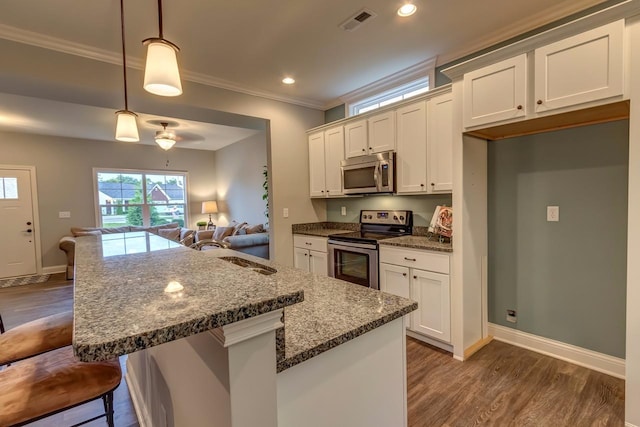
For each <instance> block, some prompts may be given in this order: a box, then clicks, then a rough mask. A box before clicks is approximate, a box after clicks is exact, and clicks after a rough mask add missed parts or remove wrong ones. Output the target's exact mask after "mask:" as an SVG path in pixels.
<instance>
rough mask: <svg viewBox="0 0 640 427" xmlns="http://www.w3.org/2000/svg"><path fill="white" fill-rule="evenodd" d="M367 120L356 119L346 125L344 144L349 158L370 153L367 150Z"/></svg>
mask: <svg viewBox="0 0 640 427" xmlns="http://www.w3.org/2000/svg"><path fill="white" fill-rule="evenodd" d="M367 138H368V136H367V120H366V119H362V120H356V121H354V122H351V123H348V124H345V125H344V146H345V156H346V158H347V159H350V158H352V157H357V156H364V155H367V154H369V153H368V152H367Z"/></svg>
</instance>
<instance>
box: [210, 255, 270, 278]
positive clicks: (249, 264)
mask: <svg viewBox="0 0 640 427" xmlns="http://www.w3.org/2000/svg"><path fill="white" fill-rule="evenodd" d="M218 259H221V260H223V261H227V262H230V263H231V264H235V265H238V266H240V267H244V268H248V269H250V270H252V271H255V272H256V273H260V274H264V275H265V276H269V275H271V274H273V273H277V272H278V270H276V269H275V268H273V267H269V266H266V265H262V264H259V263H257V262H253V261H249V260H247V259H243V258H238V257H236V256H222V257H219V258H218Z"/></svg>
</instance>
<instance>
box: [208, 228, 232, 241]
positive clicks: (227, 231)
mask: <svg viewBox="0 0 640 427" xmlns="http://www.w3.org/2000/svg"><path fill="white" fill-rule="evenodd" d="M232 233H233V227H216V231H214V232H213V240H217V241H219V242H221V241H222V239H224V238H225V237H227V236H231V234H232Z"/></svg>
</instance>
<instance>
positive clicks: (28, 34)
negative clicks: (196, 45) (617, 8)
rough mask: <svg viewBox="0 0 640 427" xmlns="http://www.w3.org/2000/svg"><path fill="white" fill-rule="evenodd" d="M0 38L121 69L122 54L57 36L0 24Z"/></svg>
mask: <svg viewBox="0 0 640 427" xmlns="http://www.w3.org/2000/svg"><path fill="white" fill-rule="evenodd" d="M0 38H2V39H5V40H9V41H13V42H17V43H23V44H28V45H31V46H35V47H40V48H43V49H49V50H53V51H56V52H61V53H65V54H69V55H75V56H79V57H82V58H87V59H92V60H94V61H100V62H106V63H108V64H114V65H119V66H122V55H121V54H120V53H115V52H112V51H109V50H106V49H99V48H96V47H92V46H88V45H85V44H82V43H75V42H71V41H69V40H64V39H60V38H57V37H51V36H47V35H44V34H41V33H36V32H33V31H27V30H23V29H21V28H16V27H12V26H10V25H5V24H0ZM127 67H128V68H135V69H138V70H143V69H144V62H143V61H142V60H141V59H139V58H133V57H129V56H127ZM181 75H182V78H183V79H184V80H188V81H190V82H194V83H200V84H203V85H206V86H212V87H216V88H220V89H226V90H230V91H233V92H239V93H243V94H246V95H252V96H258V97H261V98H266V99H271V100H274V101H280V102H286V103H289V104H294V105H299V106H301V107H307V108H313V109H316V110H322V109H323V108H324V103H323V102H319V101H316V100H313V99H308V98H295V97H290V96H282V95H279V94H277V93H273V92H269V91H264V90H260V89H254V88H247V87H243V86H240V85H238V84H237V83H234V82H231V81H228V80H224V79H219V78H216V77H212V76H209V75H206V74H202V73H196V72H193V71H189V70H185V69H182V70H181Z"/></svg>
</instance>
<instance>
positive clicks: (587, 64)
mask: <svg viewBox="0 0 640 427" xmlns="http://www.w3.org/2000/svg"><path fill="white" fill-rule="evenodd" d="M623 33H624V21H623V20H620V21H616V22H612V23H611V24H608V25H604V26H602V27H598V28H595V29H593V30H590V31H586V32H584V33H581V34H578V35H576V36H573V37H569V38H567V39H564V40H561V41H559V42H556V43H551V44H549V45H546V46H543V47H541V48H539V49H536V50H535V54H534V60H535V104H534V108H535V112H536V113H541V112H544V111H550V110H555V109H557V108H563V107H568V106H572V105H577V104H582V103H586V102H591V101H597V100H601V99H606V98H610V97H613V96H617V95H622V89H623V74H624V73H623Z"/></svg>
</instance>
